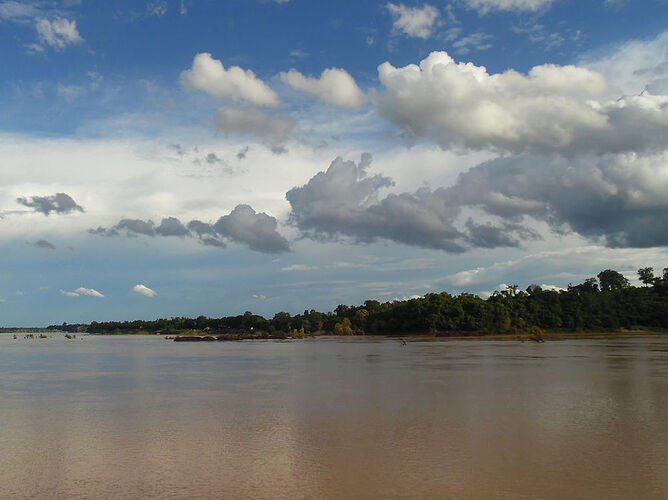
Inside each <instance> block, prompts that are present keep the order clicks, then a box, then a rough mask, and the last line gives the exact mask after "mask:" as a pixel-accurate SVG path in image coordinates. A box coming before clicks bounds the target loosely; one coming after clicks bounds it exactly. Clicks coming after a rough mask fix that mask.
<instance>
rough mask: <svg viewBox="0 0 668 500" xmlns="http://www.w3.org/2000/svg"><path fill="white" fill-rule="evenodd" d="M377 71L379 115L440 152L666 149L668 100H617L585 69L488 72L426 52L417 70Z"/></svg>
mask: <svg viewBox="0 0 668 500" xmlns="http://www.w3.org/2000/svg"><path fill="white" fill-rule="evenodd" d="M378 74H379V78H380V81H381V83H382V84H383V85H384V86H385V89H386V90H385V92H384V93H381V94H380V96H379V98H378V99H377V105H378V107H379V108H380V110H381V112H382V114H383V115H384V116H385V117H386V118H387V119H389V120H390V121H391V122H393V123H394V124H396V125H398V126H399V127H400V128H401V129H402V130H403V132H404V134H405V135H406V136H408V137H420V136H433V137H434V138H435V139H436V141H437V142H438V143H439V144H440V145H441V146H442V147H443V148H450V147H453V146H455V147H457V146H460V147H461V146H463V147H466V148H469V149H485V148H492V149H498V150H507V151H514V152H519V151H543V152H544V151H558V152H569V153H572V152H577V151H590V152H597V153H606V152H622V151H644V150H657V149H658V148H662V147H663V145H665V131H666V130H667V127H668V106H666V101H668V98H666V97H665V96H655V95H651V94H646V95H641V96H627V97H624V98H621V99H620V98H619V97H620V93H619V90H618V89H616V88H615V87H613V86H612V85H610V84H609V83H608V82H607V80H606V79H605V77H604V76H603V75H602V74H601V73H598V72H596V71H593V70H591V69H588V68H583V67H579V66H558V65H554V64H544V65H541V66H536V67H534V68H532V69H531V70H530V71H529V73H528V74H526V75H524V74H521V73H519V72H517V71H515V70H512V69H510V70H507V71H505V72H503V73H497V74H489V73H488V72H487V69H486V68H485V67H484V66H476V65H475V64H473V63H471V62H468V63H464V62H460V63H457V62H455V61H454V59H453V58H452V57H451V56H450V55H449V54H448V53H447V52H432V53H431V54H430V55H429V56H428V57H426V58H425V59H424V60H422V61H421V62H420V64H419V66H418V65H415V64H410V65H408V66H405V67H402V68H396V67H394V66H392V65H391V64H390V63H389V62H385V63H383V64H381V65H380V66H379V67H378Z"/></svg>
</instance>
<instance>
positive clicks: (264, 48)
mask: <svg viewBox="0 0 668 500" xmlns="http://www.w3.org/2000/svg"><path fill="white" fill-rule="evenodd" d="M666 19H668V2H666V1H665V0H644V1H639V2H631V1H630V0H627V1H623V0H617V1H613V0H591V1H586V2H577V1H574V0H459V1H450V2H444V1H439V2H436V1H431V2H404V3H402V2H399V1H395V2H312V1H311V2H309V1H306V0H287V1H285V0H284V1H271V0H265V1H262V0H231V1H228V2H215V1H205V0H183V1H181V0H165V1H153V0H152V1H147V2H145V1H132V2H87V1H85V0H80V1H77V0H62V1H57V0H44V1H22V2H16V1H1V0H0V60H1V61H2V62H3V71H2V74H1V76H0V78H1V80H0V106H1V107H2V109H3V112H2V113H0V175H1V176H2V177H1V179H2V182H1V183H0V216H1V217H2V218H0V249H2V252H3V255H4V256H5V258H4V259H3V260H4V266H2V268H0V278H1V279H0V318H1V319H0V324H4V325H41V324H48V323H61V322H63V321H67V322H79V321H91V320H107V319H135V318H146V319H148V318H154V317H159V316H162V317H165V316H166V317H170V316H179V315H188V316H197V315H199V314H205V315H209V316H222V315H228V314H238V313H243V312H244V311H245V310H252V311H255V312H258V313H261V314H264V315H268V316H272V315H273V314H274V313H276V312H278V311H281V310H287V311H289V312H292V313H295V312H300V311H302V310H303V309H306V308H317V309H320V310H331V309H333V308H334V307H336V305H337V304H339V303H347V304H356V303H360V302H362V301H364V300H365V299H368V298H375V299H378V300H395V299H403V298H406V297H411V296H417V295H423V294H425V293H428V292H432V291H442V290H447V291H449V292H452V293H460V292H463V291H470V292H474V293H478V294H481V295H482V296H485V295H487V294H489V293H491V292H492V291H493V290H495V289H499V288H500V287H503V286H504V284H511V283H512V284H515V283H516V284H519V285H520V286H521V287H522V288H524V287H526V286H527V285H529V284H530V283H538V284H541V285H545V286H554V287H565V286H566V285H567V284H568V283H570V282H572V283H575V282H581V281H582V280H584V279H585V278H587V277H589V276H592V275H595V274H596V273H597V272H598V271H600V270H601V269H604V268H608V267H612V268H615V269H618V270H620V271H622V272H624V273H625V274H627V275H628V276H629V277H633V276H634V271H635V269H637V268H638V267H640V266H646V265H652V266H655V267H656V268H663V267H665V266H667V265H668V263H667V262H666V260H667V259H666V246H667V245H668V201H666V197H665V192H666V189H667V188H668V150H667V149H666V143H667V141H666V137H668V23H666Z"/></svg>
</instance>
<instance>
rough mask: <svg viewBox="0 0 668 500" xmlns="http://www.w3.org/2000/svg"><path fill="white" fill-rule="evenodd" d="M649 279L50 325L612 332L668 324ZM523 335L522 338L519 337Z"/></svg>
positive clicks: (224, 335) (664, 298)
mask: <svg viewBox="0 0 668 500" xmlns="http://www.w3.org/2000/svg"><path fill="white" fill-rule="evenodd" d="M638 276H639V278H640V281H641V282H642V286H639V287H634V286H631V285H630V283H629V281H628V279H626V278H625V277H624V276H623V275H622V274H621V273H619V272H617V271H614V270H612V269H606V270H604V271H601V272H600V273H599V274H598V276H597V278H593V277H592V278H588V279H586V280H585V281H584V282H583V283H581V284H578V285H570V284H569V286H568V288H567V289H566V290H560V291H555V290H543V289H542V288H541V287H540V286H538V285H530V286H529V287H527V288H526V290H520V288H519V287H518V286H516V285H513V286H510V287H508V288H507V289H506V290H503V291H500V292H494V293H493V294H492V295H491V296H490V297H489V298H487V299H482V298H480V297H478V296H477V295H473V294H470V293H462V294H459V295H451V294H449V293H447V292H441V293H429V294H426V295H425V296H424V297H419V298H414V299H410V300H402V301H393V302H384V303H381V302H378V301H376V300H367V301H366V302H364V304H362V305H360V306H346V305H339V306H338V307H337V308H336V309H335V310H334V311H333V312H328V313H322V312H319V311H315V310H313V309H311V310H306V311H304V312H303V314H297V315H294V316H293V315H291V314H289V313H287V312H279V313H277V314H276V315H274V317H273V318H271V319H267V318H264V317H262V316H260V315H257V314H253V313H251V312H246V313H244V314H242V315H238V316H227V317H222V318H208V317H205V316H199V317H197V318H184V317H176V318H171V319H158V320H154V321H143V320H137V321H124V322H116V321H111V322H97V321H93V322H92V323H90V324H76V325H68V324H67V323H63V324H62V325H51V326H50V327H49V329H58V330H62V331H68V332H87V333H94V334H181V335H183V334H193V335H202V334H205V335H216V336H218V339H219V340H241V339H247V338H287V337H292V338H295V337H304V336H310V335H321V334H333V335H406V334H410V335H432V336H444V337H447V336H484V335H498V334H505V335H518V336H522V335H529V338H532V339H534V340H535V339H541V340H542V335H543V334H544V332H553V333H559V332H579V333H584V332H611V331H619V330H621V329H624V330H653V329H654V330H665V329H668V268H665V269H663V273H662V275H661V276H655V275H654V269H653V268H651V267H646V268H642V269H639V270H638ZM520 338H523V337H520Z"/></svg>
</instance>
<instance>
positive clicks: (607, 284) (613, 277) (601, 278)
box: [598, 269, 631, 292]
mask: <svg viewBox="0 0 668 500" xmlns="http://www.w3.org/2000/svg"><path fill="white" fill-rule="evenodd" d="M598 282H599V284H600V286H601V291H604V292H607V291H613V290H623V289H624V288H628V287H630V286H631V283H629V280H627V279H626V278H625V277H624V275H623V274H621V273H618V272H617V271H614V270H612V269H606V270H605V271H601V272H600V273H598Z"/></svg>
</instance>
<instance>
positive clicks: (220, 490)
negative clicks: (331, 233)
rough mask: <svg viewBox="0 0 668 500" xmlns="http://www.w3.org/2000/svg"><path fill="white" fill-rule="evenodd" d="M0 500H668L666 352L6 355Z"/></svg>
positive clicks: (64, 350)
mask: <svg viewBox="0 0 668 500" xmlns="http://www.w3.org/2000/svg"><path fill="white" fill-rule="evenodd" d="M0 424H1V425H0V498H65V497H67V498H112V497H113V498H119V497H134V498H140V497H141V498H151V497H153V498H214V497H215V498H247V497H269V498H409V497H420V498H513V499H514V498H647V499H652V498H657V499H659V498H668V338H661V337H647V338H633V339H630V338H629V339H611V340H600V339H599V340H566V341H559V342H547V343H544V344H530V343H524V344H522V343H519V342H491V341H447V342H424V343H422V342H420V343H417V342H416V343H412V342H411V343H409V344H408V345H407V346H405V347H402V346H401V345H400V343H399V342H398V341H397V340H392V339H380V340H374V339H370V340H369V339H359V338H356V339H351V340H344V339H324V338H320V339H308V340H299V341H287V342H274V341H268V342H227V343H174V342H169V341H166V340H164V339H162V338H159V337H149V336H135V337H129V336H119V337H85V338H77V339H76V340H71V341H68V340H66V339H64V338H62V337H61V338H50V339H43V340H37V339H35V340H26V339H22V338H20V339H18V340H14V339H12V338H11V336H2V337H0Z"/></svg>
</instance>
